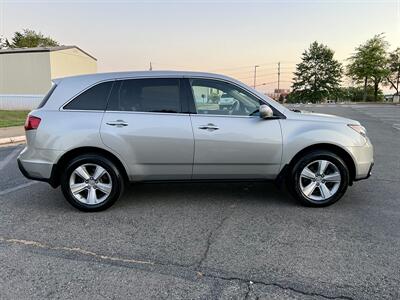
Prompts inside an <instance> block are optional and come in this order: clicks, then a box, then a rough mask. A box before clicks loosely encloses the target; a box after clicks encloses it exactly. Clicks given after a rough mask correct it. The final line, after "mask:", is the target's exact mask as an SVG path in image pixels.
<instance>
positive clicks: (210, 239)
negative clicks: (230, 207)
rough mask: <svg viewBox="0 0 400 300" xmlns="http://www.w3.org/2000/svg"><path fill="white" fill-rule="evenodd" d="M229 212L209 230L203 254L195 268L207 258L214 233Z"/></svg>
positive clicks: (199, 266)
mask: <svg viewBox="0 0 400 300" xmlns="http://www.w3.org/2000/svg"><path fill="white" fill-rule="evenodd" d="M231 214H232V213H230V214H229V215H226V216H225V217H223V218H222V220H221V221H220V222H219V223H218V225H217V226H216V227H215V228H214V229H213V230H211V231H210V233H209V234H208V237H207V244H206V249H205V250H204V252H203V255H202V256H201V258H200V260H199V262H198V263H197V269H199V268H201V265H202V264H203V262H204V261H205V260H206V259H207V256H208V252H209V251H210V247H211V244H212V243H213V240H214V236H215V234H216V233H217V232H218V231H219V230H220V229H221V227H222V225H223V224H224V223H225V221H226V220H227V219H228V218H229V217H230V216H231Z"/></svg>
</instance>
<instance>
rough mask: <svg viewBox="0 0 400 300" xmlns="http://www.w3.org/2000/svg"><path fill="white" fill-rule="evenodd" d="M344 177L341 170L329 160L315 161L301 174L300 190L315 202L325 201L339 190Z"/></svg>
mask: <svg viewBox="0 0 400 300" xmlns="http://www.w3.org/2000/svg"><path fill="white" fill-rule="evenodd" d="M341 181H342V176H341V175H340V171H339V168H338V167H337V166H336V165H335V164H334V163H332V162H330V161H328V160H315V161H313V162H311V163H309V164H308V165H307V166H306V167H304V169H303V170H302V171H301V173H300V180H299V184H300V190H301V192H302V193H303V195H304V196H305V197H307V198H309V199H311V200H314V201H325V200H326V199H328V198H330V197H332V196H333V195H335V194H336V192H337V191H338V190H339V187H340V183H341Z"/></svg>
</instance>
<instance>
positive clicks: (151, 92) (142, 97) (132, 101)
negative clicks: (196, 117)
mask: <svg viewBox="0 0 400 300" xmlns="http://www.w3.org/2000/svg"><path fill="white" fill-rule="evenodd" d="M107 110H113V111H141V112H164V113H178V112H180V111H181V101H180V87H179V79H162V78H160V79H159V78H154V79H129V80H122V81H120V82H119V84H117V85H116V87H115V88H114V89H113V93H112V96H111V98H110V101H109V104H108V107H107Z"/></svg>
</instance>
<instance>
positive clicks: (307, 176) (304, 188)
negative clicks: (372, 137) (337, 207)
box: [288, 150, 350, 207]
mask: <svg viewBox="0 0 400 300" xmlns="http://www.w3.org/2000/svg"><path fill="white" fill-rule="evenodd" d="M323 169H324V170H325V171H323V172H321V170H323ZM309 171H311V172H309ZM312 174H314V176H313V175H312ZM349 177H350V176H349V170H348V168H347V166H346V164H345V162H344V161H343V160H342V159H341V158H340V157H339V156H338V155H336V154H335V153H332V152H330V151H325V150H315V151H312V152H310V153H307V154H306V155H305V156H303V157H302V158H300V159H299V160H298V161H297V162H295V164H294V166H293V168H292V169H291V172H289V178H288V179H289V180H288V184H289V186H288V188H289V191H290V192H291V194H292V195H293V196H294V197H295V198H296V199H297V200H299V201H300V202H301V203H302V204H303V205H305V206H313V207H324V206H329V205H331V204H333V203H335V202H336V201H338V200H339V199H340V198H342V196H343V195H344V193H345V192H346V190H347V187H348V186H349Z"/></svg>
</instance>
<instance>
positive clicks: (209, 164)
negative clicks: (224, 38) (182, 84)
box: [190, 79, 282, 179]
mask: <svg viewBox="0 0 400 300" xmlns="http://www.w3.org/2000/svg"><path fill="white" fill-rule="evenodd" d="M190 84H191V87H192V92H193V98H194V103H195V109H196V114H191V121H192V126H193V133H194V139H195V154H194V165H193V177H192V178H193V179H209V178H216V179H247V178H248V179H256V178H265V179H272V178H275V177H276V175H277V174H278V172H279V168H280V163H281V155H282V135H281V128H280V123H279V122H280V121H279V120H278V119H269V120H268V119H261V118H260V117H259V116H258V112H257V110H258V107H259V105H260V100H259V99H257V98H256V97H255V96H253V95H251V94H250V93H248V92H247V91H244V90H242V89H241V88H240V87H237V86H236V85H233V84H231V83H228V82H225V81H220V80H213V79H191V80H190Z"/></svg>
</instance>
